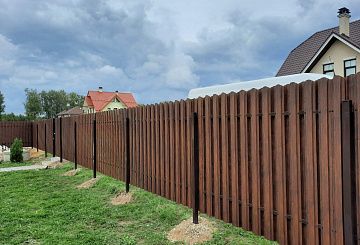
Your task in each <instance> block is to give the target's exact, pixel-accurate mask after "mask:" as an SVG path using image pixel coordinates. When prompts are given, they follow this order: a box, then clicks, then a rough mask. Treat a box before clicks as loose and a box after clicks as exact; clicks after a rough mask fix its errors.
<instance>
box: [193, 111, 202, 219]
mask: <svg viewBox="0 0 360 245" xmlns="http://www.w3.org/2000/svg"><path fill="white" fill-rule="evenodd" d="M193 130H194V131H193V154H194V155H193V181H192V184H193V188H192V195H193V202H192V203H193V223H194V224H198V223H199V197H200V196H199V128H198V115H197V113H196V112H194V114H193Z"/></svg>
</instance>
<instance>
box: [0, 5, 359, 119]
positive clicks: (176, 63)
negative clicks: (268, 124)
mask: <svg viewBox="0 0 360 245" xmlns="http://www.w3.org/2000/svg"><path fill="white" fill-rule="evenodd" d="M342 4H344V5H345V6H348V7H349V8H350V10H351V11H352V15H353V19H357V16H359V13H360V7H358V5H356V4H355V3H353V2H352V1H350V0H345V1H344V2H343V3H342ZM0 6H1V8H0V89H1V91H2V92H4V93H5V98H6V110H7V111H8V112H10V111H14V112H17V113H19V112H23V105H22V103H23V99H24V98H23V96H19V95H23V89H24V88H25V87H30V88H36V89H38V90H42V89H65V90H67V91H75V92H78V93H81V94H85V93H86V92H87V90H89V89H94V88H96V87H98V86H103V87H104V88H105V89H106V90H124V91H132V92H134V93H135V96H136V98H137V99H138V100H139V102H140V103H154V102H160V101H164V100H174V99H181V98H185V97H186V95H187V92H188V90H189V89H190V88H192V87H195V86H202V85H210V84H212V83H222V82H229V81H232V80H249V79H256V78H261V77H264V76H271V75H273V74H275V73H276V71H277V69H278V67H279V66H280V64H281V63H282V61H283V59H284V58H285V57H286V56H287V54H288V52H289V51H290V50H291V49H293V48H294V47H295V46H296V45H297V44H298V43H299V42H301V41H303V40H304V39H305V38H307V37H308V36H310V35H311V34H312V33H313V32H315V31H318V30H320V29H324V28H328V27H332V26H335V25H337V18H336V11H337V8H339V7H342V5H341V6H338V3H336V2H328V1H325V0H319V1H313V0H307V1H300V0H291V1H285V0H276V1H268V2H264V1H262V0H254V1H250V2H249V1H238V0H223V1H221V2H218V1H207V0H197V1H191V0H183V1H178V0H174V1H168V0H156V1H155V0H152V1H147V0H132V1H117V0H77V1H71V0H69V1H63V0H54V1H45V0H39V1H27V0H13V1H7V0H0ZM20 6H21V7H20ZM324 9H326V11H324ZM319 20H321V21H319ZM14 96H16V97H17V98H20V99H18V100H13V99H12V98H14ZM21 98H22V99H21Z"/></svg>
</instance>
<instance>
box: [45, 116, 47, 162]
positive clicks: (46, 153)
mask: <svg viewBox="0 0 360 245" xmlns="http://www.w3.org/2000/svg"><path fill="white" fill-rule="evenodd" d="M44 131H45V135H44V138H45V147H44V148H45V157H47V144H46V123H45V130H44Z"/></svg>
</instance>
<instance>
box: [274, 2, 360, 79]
mask: <svg viewBox="0 0 360 245" xmlns="http://www.w3.org/2000/svg"><path fill="white" fill-rule="evenodd" d="M350 17H351V16H350V11H349V9H347V8H341V9H339V11H338V18H339V26H337V27H333V28H330V29H326V30H323V31H319V32H316V33H315V34H313V35H312V36H311V37H309V38H308V39H306V40H305V41H304V42H302V43H301V44H300V45H299V46H297V47H296V48H295V49H293V50H292V51H291V52H290V54H289V55H288V57H287V58H286V60H285V62H284V63H283V64H282V66H281V67H280V69H279V71H278V73H277V75H276V76H285V75H292V74H299V73H321V74H327V75H339V76H343V77H346V76H349V75H352V74H355V73H356V72H359V71H360V64H359V63H360V62H359V58H360V20H356V21H353V22H350Z"/></svg>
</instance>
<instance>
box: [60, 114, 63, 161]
mask: <svg viewBox="0 0 360 245" xmlns="http://www.w3.org/2000/svg"><path fill="white" fill-rule="evenodd" d="M59 134H60V135H59V136H60V138H59V139H60V162H63V145H62V137H63V135H62V117H60V132H59Z"/></svg>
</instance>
